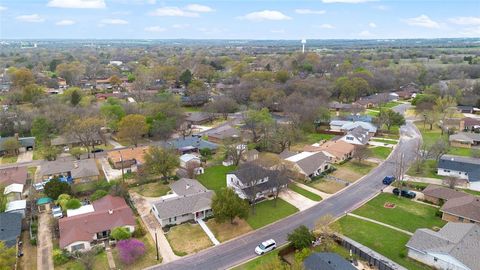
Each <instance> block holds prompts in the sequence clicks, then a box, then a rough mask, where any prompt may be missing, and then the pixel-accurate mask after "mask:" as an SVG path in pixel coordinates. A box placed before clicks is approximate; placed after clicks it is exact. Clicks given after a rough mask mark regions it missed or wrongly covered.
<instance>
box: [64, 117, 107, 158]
mask: <svg viewBox="0 0 480 270" xmlns="http://www.w3.org/2000/svg"><path fill="white" fill-rule="evenodd" d="M102 126H103V125H102V121H101V120H100V119H98V118H96V117H88V118H80V119H76V120H75V121H73V123H72V125H71V126H70V128H69V130H68V132H69V134H70V136H72V137H73V138H76V139H77V140H78V141H79V142H80V143H81V144H82V146H84V147H85V148H87V154H88V158H90V150H91V149H93V148H95V145H97V144H98V141H99V140H100V139H101V138H102ZM94 156H95V153H94Z"/></svg>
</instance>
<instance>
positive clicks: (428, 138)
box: [415, 122, 472, 157]
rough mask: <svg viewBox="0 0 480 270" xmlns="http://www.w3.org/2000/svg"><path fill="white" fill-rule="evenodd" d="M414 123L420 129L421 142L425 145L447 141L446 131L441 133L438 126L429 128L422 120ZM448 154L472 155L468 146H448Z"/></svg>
mask: <svg viewBox="0 0 480 270" xmlns="http://www.w3.org/2000/svg"><path fill="white" fill-rule="evenodd" d="M415 125H416V126H417V128H418V129H419V130H420V133H422V138H423V143H424V144H426V145H427V146H431V145H433V144H434V143H435V142H436V141H438V140H445V141H448V135H447V133H446V132H444V133H443V135H442V132H441V130H440V128H439V127H437V126H435V125H434V126H433V128H432V130H430V126H429V125H428V124H427V125H426V127H423V122H416V123H415ZM448 154H450V155H457V156H466V157H469V156H471V155H472V150H471V149H469V148H461V147H450V148H449V150H448Z"/></svg>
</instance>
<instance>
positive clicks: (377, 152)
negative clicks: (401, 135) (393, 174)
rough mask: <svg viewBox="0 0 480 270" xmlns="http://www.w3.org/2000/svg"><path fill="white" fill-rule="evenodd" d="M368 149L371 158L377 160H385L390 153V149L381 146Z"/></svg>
mask: <svg viewBox="0 0 480 270" xmlns="http://www.w3.org/2000/svg"><path fill="white" fill-rule="evenodd" d="M370 149H371V151H372V157H374V158H378V159H386V158H387V157H388V155H390V153H391V152H392V148H390V147H383V146H377V147H372V148H370Z"/></svg>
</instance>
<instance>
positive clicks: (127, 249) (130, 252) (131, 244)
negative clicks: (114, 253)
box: [117, 239, 145, 264]
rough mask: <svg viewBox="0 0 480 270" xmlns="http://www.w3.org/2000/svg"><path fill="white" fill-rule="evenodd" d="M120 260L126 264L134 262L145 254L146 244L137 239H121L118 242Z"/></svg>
mask: <svg viewBox="0 0 480 270" xmlns="http://www.w3.org/2000/svg"><path fill="white" fill-rule="evenodd" d="M117 248H118V250H119V252H120V260H121V261H122V262H123V263H124V264H132V263H133V262H135V261H136V260H137V259H139V258H140V257H142V256H143V255H144V254H145V245H144V244H143V242H141V241H139V240H137V239H128V240H121V241H119V242H118V244H117Z"/></svg>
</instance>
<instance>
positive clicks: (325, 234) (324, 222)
mask: <svg viewBox="0 0 480 270" xmlns="http://www.w3.org/2000/svg"><path fill="white" fill-rule="evenodd" d="M334 222H335V218H334V217H333V216H332V215H330V214H327V215H323V216H321V217H320V218H319V219H317V221H316V222H315V230H314V233H315V234H317V235H318V236H319V237H320V238H321V239H322V240H321V248H322V250H323V251H328V250H330V249H331V248H332V247H333V246H334V245H335V233H336V232H337V231H338V230H339V228H338V224H337V223H334Z"/></svg>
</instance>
